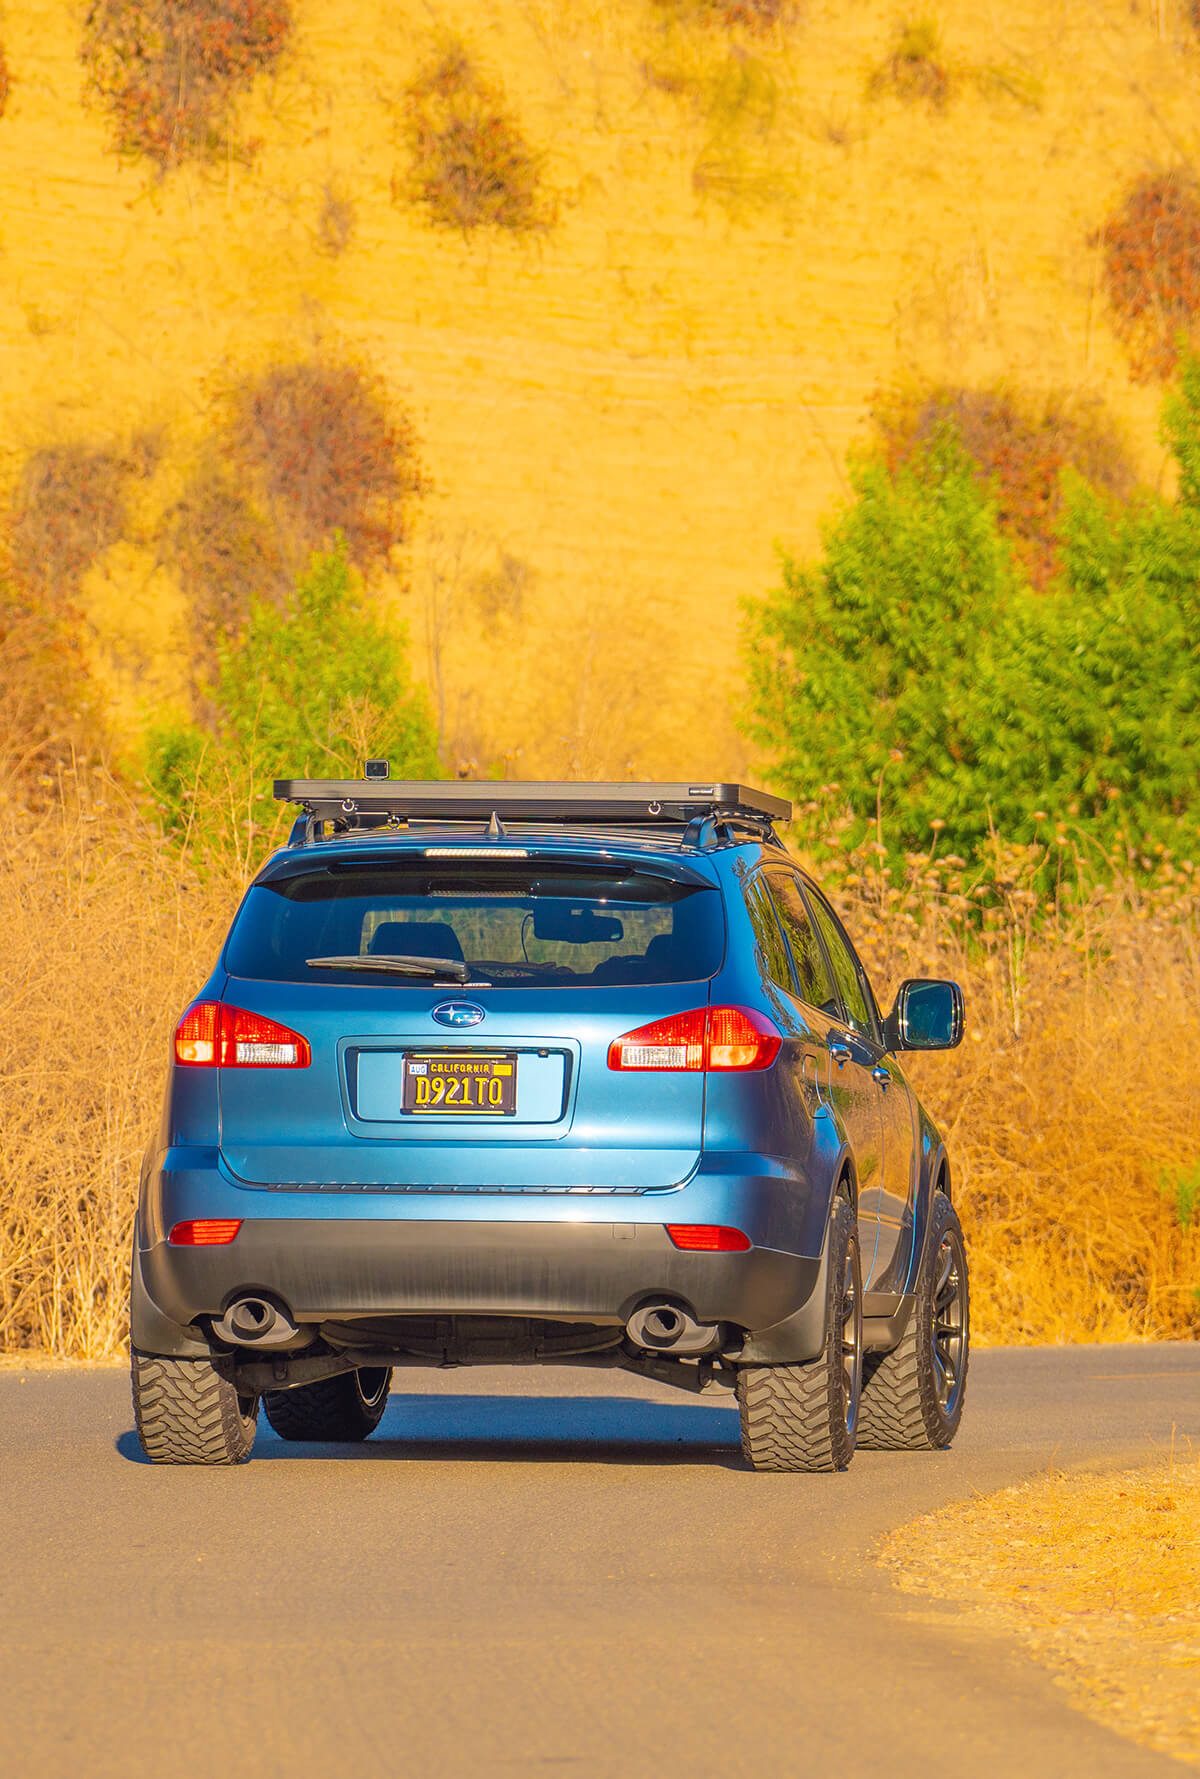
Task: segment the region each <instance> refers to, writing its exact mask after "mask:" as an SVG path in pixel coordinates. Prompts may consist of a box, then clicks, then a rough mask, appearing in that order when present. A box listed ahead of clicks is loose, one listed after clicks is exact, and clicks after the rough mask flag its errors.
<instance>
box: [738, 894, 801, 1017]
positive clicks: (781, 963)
mask: <svg viewBox="0 0 1200 1779" xmlns="http://www.w3.org/2000/svg"><path fill="white" fill-rule="evenodd" d="M745 896H746V912H747V913H748V914H749V916H750V924H751V926H752V927H753V928H754V937H755V938H756V939H757V941H758V954H759V957H760V959H761V961H762V967H763V972H764V974H765V975H767V976H769V977H770V979H771V981H772V982H774V983H777V984H778V986H779V987H780V988H782V989H784V990H785V991H786V992H787V993H788V994H795V992H796V984H795V983H794V982H793V981H792V971H791V965H790V964H789V963H788V955H787V946H786V945H785V944H784V942H783V934H782V933H781V932H780V930H779V922H778V921H777V920H776V918H775V910H774V908H773V907H772V905H771V898H770V896H769V895H768V894H767V886H766V884H765V883H764V882H763V880H762V878H761V877H756V878H754V879H753V880H752V881H751V882H750V883H748V884H747V885H746V886H745Z"/></svg>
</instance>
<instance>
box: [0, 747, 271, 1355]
mask: <svg viewBox="0 0 1200 1779" xmlns="http://www.w3.org/2000/svg"><path fill="white" fill-rule="evenodd" d="M43 795H44V806H43V808H42V809H41V810H40V811H39V812H38V813H37V814H36V815H34V814H33V813H31V811H30V809H29V807H28V805H27V803H26V802H25V801H24V798H23V796H22V795H21V794H19V793H18V792H17V790H16V789H15V788H14V786H13V785H12V784H11V782H6V783H4V784H3V787H2V788H0V805H2V807H3V814H4V822H5V829H6V843H5V847H4V856H3V859H2V860H0V911H2V915H0V918H3V921H4V923H5V934H6V937H5V944H4V951H3V959H2V961H0V971H2V972H3V980H4V1002H5V1007H6V1010H7V1018H6V1019H5V1021H4V1028H3V1033H2V1034H0V1058H2V1060H0V1080H2V1081H3V1093H4V1121H5V1126H6V1131H5V1143H4V1151H3V1156H2V1157H0V1205H2V1206H3V1209H2V1210H0V1345H3V1346H4V1347H5V1348H7V1349H10V1350H15V1349H26V1348H34V1349H39V1348H40V1349H44V1350H47V1351H49V1352H53V1353H59V1354H70V1355H75V1356H78V1357H83V1358H95V1357H98V1356H100V1355H102V1354H107V1353H115V1352H117V1351H119V1350H120V1348H121V1346H122V1343H123V1342H124V1340H125V1322H126V1291H127V1281H128V1269H129V1244H130V1226H131V1218H132V1212H133V1206H134V1200H135V1193H136V1188H137V1180H138V1165H139V1160H140V1157H141V1154H142V1151H143V1149H144V1147H145V1145H146V1143H147V1141H148V1139H149V1138H150V1136H151V1135H152V1134H153V1131H154V1128H155V1124H156V1121H157V1116H158V1109H159V1104H160V1100H161V1095H162V1089H163V1079H164V1064H165V1060H166V1055H167V1043H168V1038H169V1033H170V1031H171V1028H172V1025H173V1023H174V1021H175V1019H176V1018H177V1017H178V1015H179V1013H180V1011H181V1010H182V1008H183V1007H184V1006H185V1005H186V1003H187V1000H188V998H189V997H190V996H191V995H192V994H193V993H194V992H195V990H196V988H197V987H198V986H199V984H200V983H201V982H203V980H204V978H205V976H206V975H207V974H208V971H209V970H210V969H211V967H212V962H213V958H214V956H215V954H216V949H217V946H218V944H219V943H220V939H221V937H222V927H223V923H224V922H225V921H226V919H227V918H228V914H229V911H230V908H231V907H232V905H233V902H234V898H235V895H236V887H235V885H234V884H233V883H232V882H225V881H222V880H220V879H218V880H215V881H210V882H209V883H208V884H207V886H206V885H204V884H202V883H200V882H198V881H197V879H196V877H195V875H194V873H193V871H192V869H191V867H190V865H189V862H188V860H187V859H186V857H185V858H183V859H181V858H180V857H179V855H178V854H177V853H176V851H175V850H174V849H168V848H166V847H165V846H164V844H163V842H162V840H161V838H160V837H159V835H158V833H157V831H156V830H155V829H153V828H151V827H148V826H147V825H146V823H145V822H144V821H143V819H142V818H141V816H140V815H139V814H138V811H137V810H136V808H134V807H133V806H132V805H131V804H130V802H129V800H128V798H127V797H126V796H125V794H124V793H122V791H121V790H120V789H119V787H118V786H116V785H115V784H113V783H112V782H111V781H110V780H108V779H106V778H105V777H103V776H101V775H98V774H92V773H83V772H81V773H66V774H64V775H63V776H62V777H61V778H60V779H58V780H57V781H56V782H55V784H54V785H53V786H52V787H51V788H49V789H48V790H45V791H44V793H43Z"/></svg>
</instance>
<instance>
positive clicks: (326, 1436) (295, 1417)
mask: <svg viewBox="0 0 1200 1779" xmlns="http://www.w3.org/2000/svg"><path fill="white" fill-rule="evenodd" d="M391 1383H392V1374H391V1372H390V1371H388V1370H385V1369H384V1368H383V1367H378V1368H375V1367H372V1368H371V1369H370V1370H367V1369H366V1368H365V1367H364V1368H363V1369H362V1370H360V1371H342V1372H339V1373H338V1375H337V1377H323V1378H318V1380H317V1382H316V1383H315V1384H298V1385H297V1386H296V1388H295V1389H294V1390H269V1391H268V1392H267V1394H266V1395H265V1396H264V1397H263V1407H264V1408H265V1409H266V1411H267V1419H268V1421H270V1423H271V1425H272V1427H273V1428H274V1429H275V1431H276V1433H278V1435H279V1437H280V1439H309V1440H311V1439H318V1440H336V1441H348V1440H353V1439H366V1438H367V1436H368V1434H371V1433H374V1431H375V1429H376V1427H378V1425H379V1423H380V1421H381V1420H382V1419H383V1411H384V1409H385V1408H386V1407H387V1399H388V1391H389V1389H390V1388H391Z"/></svg>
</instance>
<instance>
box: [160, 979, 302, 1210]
mask: <svg viewBox="0 0 1200 1779" xmlns="http://www.w3.org/2000/svg"><path fill="white" fill-rule="evenodd" d="M175 1061H176V1062H181V1063H186V1064H187V1065H188V1066H189V1067H191V1068H199V1069H211V1068H215V1067H217V1066H220V1067H221V1068H223V1069H306V1068H307V1067H308V1065H309V1063H310V1062H311V1061H312V1051H311V1050H310V1049H309V1045H308V1039H307V1038H302V1037H301V1036H300V1034H299V1032H293V1031H289V1030H288V1028H287V1026H286V1025H279V1024H278V1023H277V1022H276V1021H275V1020H274V1019H264V1018H263V1016H262V1014H261V1013H247V1012H246V1011H245V1009H244V1008H242V1007H229V1006H226V1005H225V1003H224V1002H223V1001H197V1002H196V1004H195V1005H194V1006H192V1007H189V1008H188V1010H187V1012H186V1013H185V1014H184V1016H183V1018H182V1019H181V1020H180V1021H179V1024H178V1025H177V1026H176V1028H175ZM231 1239H232V1238H231Z"/></svg>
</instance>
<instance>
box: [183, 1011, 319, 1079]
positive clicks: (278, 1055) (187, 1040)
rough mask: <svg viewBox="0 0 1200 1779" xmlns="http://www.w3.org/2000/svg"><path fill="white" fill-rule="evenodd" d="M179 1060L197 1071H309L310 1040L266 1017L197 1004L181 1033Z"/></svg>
mask: <svg viewBox="0 0 1200 1779" xmlns="http://www.w3.org/2000/svg"><path fill="white" fill-rule="evenodd" d="M175 1061H176V1062H181V1063H186V1064H187V1065H188V1066H189V1067H191V1068H200V1069H211V1068H214V1067H216V1066H217V1065H219V1066H220V1067H221V1068H223V1069H306V1068H307V1067H308V1065H309V1063H310V1062H311V1061H312V1051H311V1049H310V1048H309V1044H308V1039H307V1038H302V1037H301V1036H300V1034H299V1032H293V1031H289V1030H288V1028H287V1026H286V1025H280V1024H278V1022H277V1021H276V1020H274V1019H264V1018H263V1016H262V1014H261V1013H247V1012H246V1011H245V1009H244V1008H242V1007H228V1006H226V1005H225V1003H224V1002H221V1001H197V1002H196V1004H195V1006H193V1007H189V1008H188V1010H187V1012H186V1013H185V1014H184V1016H183V1018H182V1019H181V1020H180V1021H179V1024H178V1026H176V1028H175Z"/></svg>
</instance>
